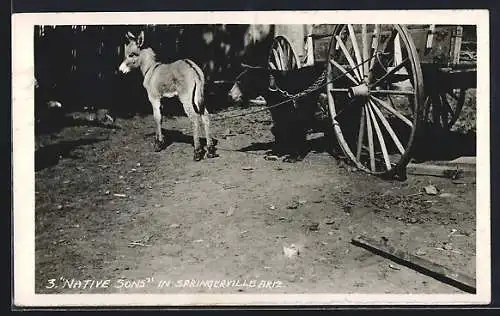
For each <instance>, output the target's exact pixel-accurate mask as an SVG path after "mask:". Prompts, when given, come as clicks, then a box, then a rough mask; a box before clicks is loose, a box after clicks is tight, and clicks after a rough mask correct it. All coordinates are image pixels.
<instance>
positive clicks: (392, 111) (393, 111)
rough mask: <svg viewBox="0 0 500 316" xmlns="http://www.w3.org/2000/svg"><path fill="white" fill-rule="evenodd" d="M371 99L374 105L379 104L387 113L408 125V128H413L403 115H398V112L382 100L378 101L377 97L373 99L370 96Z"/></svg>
mask: <svg viewBox="0 0 500 316" xmlns="http://www.w3.org/2000/svg"><path fill="white" fill-rule="evenodd" d="M371 99H372V100H374V101H375V102H376V103H378V104H380V105H381V106H382V107H384V108H385V109H386V110H387V111H389V112H391V113H392V114H394V115H395V116H396V117H397V118H399V119H400V120H401V121H403V122H405V123H406V125H408V126H409V127H413V123H412V122H411V121H410V120H409V119H407V118H406V117H405V116H404V115H403V114H401V113H399V111H397V110H396V109H395V108H393V107H392V106H390V105H389V104H388V103H387V102H385V101H384V100H382V99H379V98H377V97H375V96H373V95H372V96H371Z"/></svg>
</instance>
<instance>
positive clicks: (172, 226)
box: [169, 224, 181, 229]
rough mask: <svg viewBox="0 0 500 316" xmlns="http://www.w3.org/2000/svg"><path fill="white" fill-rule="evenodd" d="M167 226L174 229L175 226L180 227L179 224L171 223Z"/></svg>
mask: <svg viewBox="0 0 500 316" xmlns="http://www.w3.org/2000/svg"><path fill="white" fill-rule="evenodd" d="M169 227H170V228H174V229H175V228H179V227H181V225H179V224H171V225H170V226H169Z"/></svg>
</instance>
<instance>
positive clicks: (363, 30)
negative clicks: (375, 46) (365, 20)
mask: <svg viewBox="0 0 500 316" xmlns="http://www.w3.org/2000/svg"><path fill="white" fill-rule="evenodd" d="M361 43H362V45H363V62H365V61H366V62H365V63H364V64H363V75H364V76H365V77H366V76H368V71H369V67H370V62H368V58H370V53H369V49H370V48H369V47H368V33H367V29H366V24H363V25H361Z"/></svg>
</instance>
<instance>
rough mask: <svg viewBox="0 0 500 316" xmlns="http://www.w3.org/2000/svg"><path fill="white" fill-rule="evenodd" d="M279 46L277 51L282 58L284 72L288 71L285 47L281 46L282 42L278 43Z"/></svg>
mask: <svg viewBox="0 0 500 316" xmlns="http://www.w3.org/2000/svg"><path fill="white" fill-rule="evenodd" d="M277 46H278V47H277V50H278V55H279V57H280V62H281V67H282V70H288V65H287V63H286V61H287V58H286V56H285V51H284V50H283V47H282V46H281V43H280V42H278V45H277Z"/></svg>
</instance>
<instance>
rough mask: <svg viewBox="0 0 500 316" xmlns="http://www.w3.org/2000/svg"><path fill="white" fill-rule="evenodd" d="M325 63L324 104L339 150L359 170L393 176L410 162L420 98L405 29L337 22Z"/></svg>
mask: <svg viewBox="0 0 500 316" xmlns="http://www.w3.org/2000/svg"><path fill="white" fill-rule="evenodd" d="M328 61H329V62H328V63H327V74H328V84H327V97H328V106H329V110H330V115H331V119H332V123H333V128H334V131H335V134H336V136H337V140H338V141H339V144H340V146H341V148H342V150H343V152H344V153H345V155H346V156H347V157H348V158H349V159H350V160H351V161H352V162H353V163H354V164H355V165H356V166H357V167H358V168H359V169H361V170H364V171H367V172H369V173H372V174H378V175H387V176H390V175H394V174H395V173H396V172H397V171H398V170H401V168H402V167H405V166H406V165H407V164H408V161H409V160H410V150H411V148H412V145H413V141H414V137H415V131H416V129H417V126H418V124H419V122H420V120H421V117H422V113H421V109H422V106H423V100H424V95H423V80H422V70H421V67H420V61H419V58H418V54H417V51H416V48H415V45H414V43H413V40H412V39H411V37H410V34H409V32H408V30H407V29H406V27H404V26H402V25H366V24H363V25H350V24H349V25H338V26H337V27H336V28H335V31H334V34H333V36H332V40H331V42H330V48H329V52H328ZM332 80H333V82H332Z"/></svg>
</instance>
